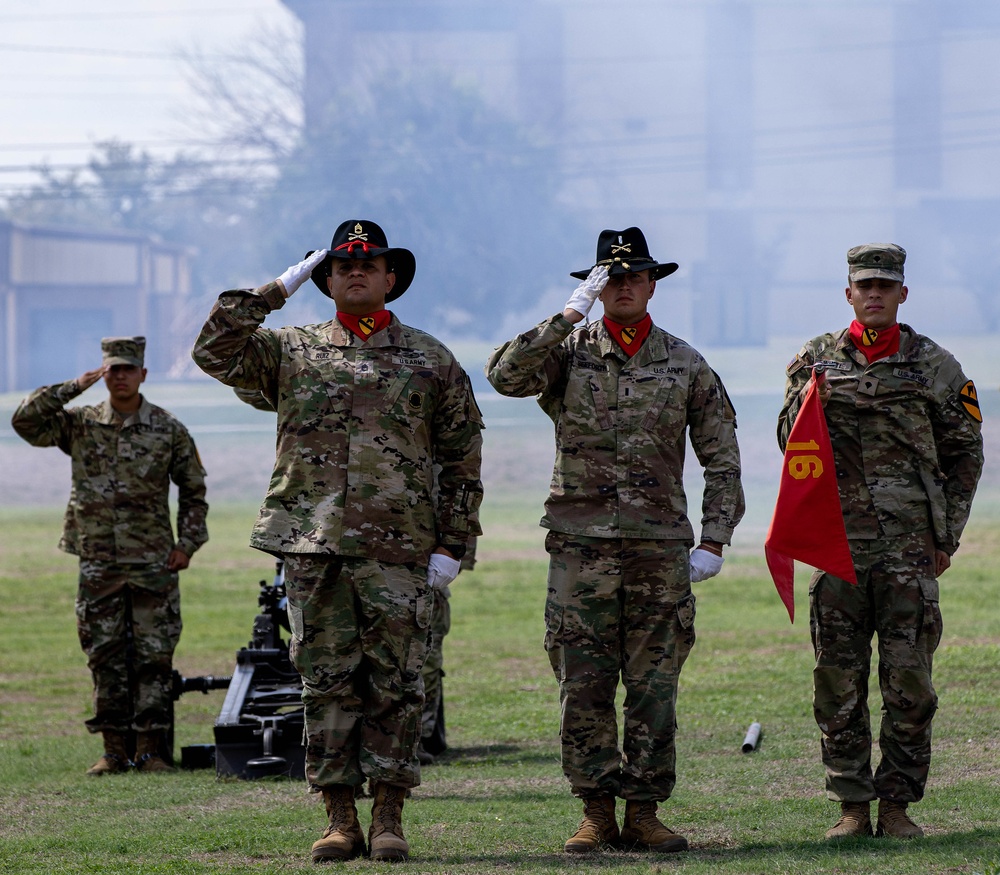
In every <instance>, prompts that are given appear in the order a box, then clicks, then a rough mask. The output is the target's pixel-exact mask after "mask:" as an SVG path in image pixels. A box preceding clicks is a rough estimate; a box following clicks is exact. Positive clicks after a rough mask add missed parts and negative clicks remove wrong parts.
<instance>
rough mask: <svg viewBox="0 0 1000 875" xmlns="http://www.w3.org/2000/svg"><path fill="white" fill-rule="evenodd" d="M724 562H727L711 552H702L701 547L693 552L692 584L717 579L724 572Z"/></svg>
mask: <svg viewBox="0 0 1000 875" xmlns="http://www.w3.org/2000/svg"><path fill="white" fill-rule="evenodd" d="M723 562H725V560H724V559H723V558H722V557H721V556H716V555H715V554H714V553H712V552H710V551H709V550H702V549H701V548H700V547H697V548H695V549H694V550H692V551H691V583H697V582H698V581H699V580H708V578H710V577H715V575H716V574H718V573H719V572H720V571H722V563H723Z"/></svg>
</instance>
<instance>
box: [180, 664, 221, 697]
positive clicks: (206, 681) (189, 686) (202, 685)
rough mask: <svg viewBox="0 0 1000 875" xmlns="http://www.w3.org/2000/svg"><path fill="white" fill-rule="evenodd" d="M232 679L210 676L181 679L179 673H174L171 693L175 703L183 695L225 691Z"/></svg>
mask: <svg viewBox="0 0 1000 875" xmlns="http://www.w3.org/2000/svg"><path fill="white" fill-rule="evenodd" d="M231 681H232V677H218V678H217V677H213V676H212V675H210V674H208V675H203V676H201V677H194V678H185V677H181V676H180V674H179V673H177V672H176V671H175V672H174V682H173V687H172V690H171V692H172V693H173V697H174V700H175V701H176V700H177V699H179V698H180V697H181V696H183V695H184V694H185V693H194V692H196V693H208V691H209V690H225V689H228V687H229V684H230V682H231Z"/></svg>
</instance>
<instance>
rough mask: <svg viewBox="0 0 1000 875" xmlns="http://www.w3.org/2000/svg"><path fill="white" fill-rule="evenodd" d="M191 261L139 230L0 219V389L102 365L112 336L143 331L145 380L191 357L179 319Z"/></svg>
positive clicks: (179, 250)
mask: <svg viewBox="0 0 1000 875" xmlns="http://www.w3.org/2000/svg"><path fill="white" fill-rule="evenodd" d="M190 258H191V254H190V252H188V251H187V250H185V249H182V248H179V247H176V246H168V245H164V244H162V243H159V242H157V241H155V240H152V239H150V238H148V237H143V236H139V235H135V234H128V233H112V232H86V231H69V230H65V229H60V228H44V227H31V226H26V225H20V224H16V223H11V222H0V338H2V343H0V349H2V355H0V392H15V391H17V392H21V391H25V390H29V389H33V388H35V387H37V386H43V385H48V384H51V383H56V382H61V381H63V380H69V379H72V378H73V377H77V376H79V375H80V374H82V373H83V372H84V371H88V370H91V369H93V368H95V367H98V366H99V365H100V362H101V346H100V341H101V338H102V337H108V336H114V335H134V334H141V335H145V337H146V338H147V345H146V368H147V369H148V370H149V373H150V376H153V377H159V378H161V379H162V378H164V377H167V376H168V375H169V374H170V372H171V370H172V369H173V368H174V367H175V366H176V364H177V363H178V362H184V363H186V362H187V359H188V358H189V350H190V338H188V337H185V336H184V333H183V332H181V331H178V330H176V325H175V322H176V320H177V319H178V318H179V316H180V315H181V313H182V312H183V305H184V303H185V301H186V299H187V298H188V296H189V295H190V294H191V282H190ZM67 369H68V370H67Z"/></svg>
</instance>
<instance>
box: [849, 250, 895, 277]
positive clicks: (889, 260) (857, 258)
mask: <svg viewBox="0 0 1000 875" xmlns="http://www.w3.org/2000/svg"><path fill="white" fill-rule="evenodd" d="M904 261H906V250H905V249H903V247H902V246H897V245H896V244H895V243H865V244H863V245H861V246H855V247H854V248H853V249H848V250H847V276H848V279H850V280H851V281H852V282H853V281H854V280H868V279H875V278H877V277H882V278H884V279H887V280H895V281H896V282H897V283H901V282H903V262H904Z"/></svg>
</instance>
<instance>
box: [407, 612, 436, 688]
mask: <svg viewBox="0 0 1000 875" xmlns="http://www.w3.org/2000/svg"><path fill="white" fill-rule="evenodd" d="M433 607H434V595H433V593H428V594H427V595H418V596H417V597H416V598H415V599H414V602H413V620H414V623H415V625H416V627H417V629H418V630H420V631H419V632H418V633H416V634H414V635H413V636H412V637H411V638H410V644H409V647H408V648H407V651H406V672H407V674H408V675H410V676H416V675H419V674H420V672H421V670H422V669H423V667H424V660H425V659H426V658H427V642H428V638H429V636H428V634H427V633H428V630H429V629H430V625H431V614H432V613H433Z"/></svg>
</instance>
